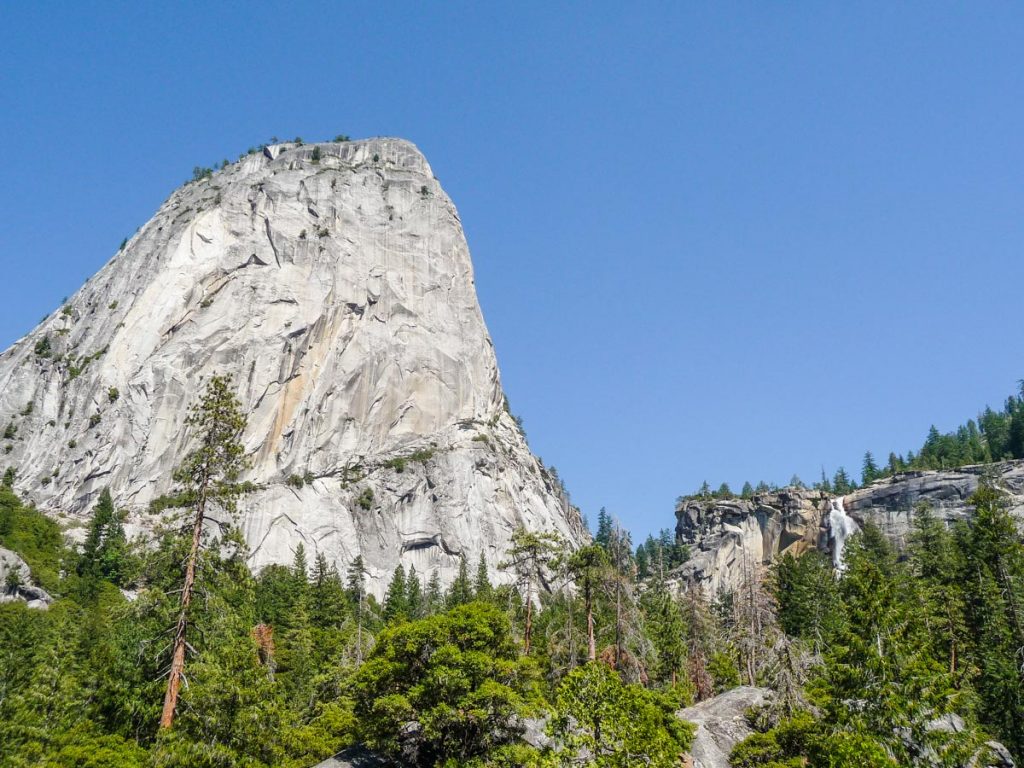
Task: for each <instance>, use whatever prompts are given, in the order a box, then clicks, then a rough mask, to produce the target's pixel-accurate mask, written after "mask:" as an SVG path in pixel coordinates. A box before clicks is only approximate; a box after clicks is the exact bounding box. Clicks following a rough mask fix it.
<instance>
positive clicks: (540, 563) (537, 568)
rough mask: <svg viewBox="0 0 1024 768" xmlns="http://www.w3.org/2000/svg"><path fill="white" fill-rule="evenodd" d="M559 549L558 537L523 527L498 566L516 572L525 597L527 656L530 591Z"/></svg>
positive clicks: (545, 573)
mask: <svg viewBox="0 0 1024 768" xmlns="http://www.w3.org/2000/svg"><path fill="white" fill-rule="evenodd" d="M609 532H610V531H609ZM560 546H561V539H560V538H559V537H558V535H557V534H553V533H533V532H531V531H527V530H526V529H525V528H517V529H516V530H515V531H514V532H513V533H512V548H511V549H510V550H509V559H508V560H507V561H506V562H503V563H502V564H501V565H500V566H499V567H500V568H502V569H511V570H512V571H514V572H515V574H516V579H517V581H518V583H519V585H520V587H521V589H522V590H523V592H524V594H525V608H526V624H525V628H524V631H523V653H525V654H526V655H529V653H530V641H531V639H532V633H533V595H534V591H533V590H534V587H535V585H537V584H546V583H547V576H548V572H549V569H550V566H551V563H552V561H553V560H554V559H555V555H556V553H557V552H558V550H559V548H560ZM463 565H465V561H463Z"/></svg>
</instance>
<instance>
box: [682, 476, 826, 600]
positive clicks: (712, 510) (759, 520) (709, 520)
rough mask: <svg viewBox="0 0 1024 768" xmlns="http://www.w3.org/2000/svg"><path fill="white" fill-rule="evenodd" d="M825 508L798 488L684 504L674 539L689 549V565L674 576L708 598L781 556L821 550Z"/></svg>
mask: <svg viewBox="0 0 1024 768" xmlns="http://www.w3.org/2000/svg"><path fill="white" fill-rule="evenodd" d="M828 506H829V505H828V497H827V496H825V495H823V494H821V493H819V492H818V491H811V490H806V489H802V488H784V489H783V490H781V491H777V492H773V493H764V494H757V495H755V496H754V497H753V499H728V500H717V499H709V500H701V499H686V500H683V501H682V503H681V504H680V505H679V507H678V508H677V509H676V538H677V540H679V541H680V542H682V543H684V544H686V545H687V546H688V547H689V548H690V560H689V561H688V562H687V563H685V564H684V565H683V566H682V567H681V568H680V569H679V570H678V571H677V572H676V574H675V577H676V578H677V579H680V580H683V581H688V580H691V579H692V580H694V581H695V582H696V583H698V584H700V585H702V586H704V587H705V588H706V589H708V590H709V591H710V592H713V593H717V592H720V591H726V590H729V589H733V588H735V587H737V586H738V585H739V584H741V583H742V582H743V579H744V574H747V573H757V572H758V571H759V569H760V568H761V566H764V565H767V564H769V563H771V562H772V560H774V559H775V558H776V557H779V556H780V555H783V554H785V553H787V552H790V553H793V554H801V553H803V552H805V551H806V550H807V549H810V548H813V547H817V546H824V545H825V544H826V543H827V542H825V541H823V540H822V536H823V529H822V519H823V516H824V515H825V514H826V513H827V511H828Z"/></svg>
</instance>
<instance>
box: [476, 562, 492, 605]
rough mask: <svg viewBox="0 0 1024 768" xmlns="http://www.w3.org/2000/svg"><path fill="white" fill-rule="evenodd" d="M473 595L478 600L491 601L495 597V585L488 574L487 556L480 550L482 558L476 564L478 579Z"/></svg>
mask: <svg viewBox="0 0 1024 768" xmlns="http://www.w3.org/2000/svg"><path fill="white" fill-rule="evenodd" d="M473 596H474V598H475V599H477V600H482V601H483V602H485V603H486V602H489V601H490V600H491V599H492V598H493V597H494V587H492V586H491V581H490V579H489V578H488V576H487V556H486V555H485V554H484V553H483V551H481V552H480V560H479V561H478V562H477V565H476V580H475V581H474V582H473Z"/></svg>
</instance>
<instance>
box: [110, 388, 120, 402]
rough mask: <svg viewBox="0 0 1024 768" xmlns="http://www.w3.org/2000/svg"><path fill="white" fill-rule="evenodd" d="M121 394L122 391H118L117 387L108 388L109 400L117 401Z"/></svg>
mask: <svg viewBox="0 0 1024 768" xmlns="http://www.w3.org/2000/svg"><path fill="white" fill-rule="evenodd" d="M120 396H121V393H120V392H119V391H118V389H117V387H111V388H110V389H108V390H107V400H109V401H110V402H112V403H113V402H116V401H117V398H119V397H120Z"/></svg>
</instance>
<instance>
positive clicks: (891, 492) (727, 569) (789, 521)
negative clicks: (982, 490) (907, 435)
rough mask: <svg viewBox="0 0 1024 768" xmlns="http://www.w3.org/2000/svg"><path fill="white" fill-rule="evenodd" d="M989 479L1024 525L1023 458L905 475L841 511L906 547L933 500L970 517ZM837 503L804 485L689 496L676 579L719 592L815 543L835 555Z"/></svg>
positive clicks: (850, 497) (954, 515) (946, 512)
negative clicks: (736, 495)
mask: <svg viewBox="0 0 1024 768" xmlns="http://www.w3.org/2000/svg"><path fill="white" fill-rule="evenodd" d="M985 476H987V477H988V478H989V479H990V480H991V481H992V482H993V483H994V484H995V485H996V487H997V488H999V489H1000V490H1002V491H1003V493H1004V494H1005V498H1006V501H1007V504H1008V506H1009V509H1010V512H1011V513H1012V514H1014V515H1015V516H1016V517H1017V519H1018V520H1019V521H1021V525H1022V527H1024V461H1007V462H1001V463H999V464H988V465H978V466H969V467H961V468H959V469H954V470H935V471H919V472H904V473H901V474H899V475H896V476H895V477H890V478H885V479H882V480H876V481H875V482H873V483H871V484H870V485H867V486H865V487H864V488H860V489H858V490H856V491H854V492H853V493H850V494H847V495H846V496H843V497H842V502H843V504H842V508H843V509H844V511H845V514H846V515H848V516H849V518H851V519H852V520H853V522H854V523H856V525H858V526H862V525H864V524H865V523H868V522H870V523H872V524H874V525H876V526H877V527H878V528H879V529H880V530H881V531H882V533H884V534H885V535H886V536H887V537H888V538H889V540H890V541H892V543H893V544H894V545H895V546H896V547H897V549H902V548H904V547H905V546H906V545H907V535H908V534H909V533H910V530H911V528H912V522H913V513H914V510H915V508H917V506H918V505H920V504H927V505H928V506H929V507H930V508H931V510H932V512H933V514H935V516H936V517H938V518H939V519H941V520H944V521H946V523H947V524H952V523H954V522H956V521H958V520H965V519H968V518H969V517H970V515H971V512H972V509H971V506H970V504H969V503H968V499H969V498H970V497H971V495H972V494H973V493H974V491H975V490H977V488H978V483H979V482H980V480H981V479H982V478H983V477H985ZM833 500H834V497H832V496H830V495H829V494H825V493H822V492H820V491H813V490H808V489H803V488H784V489H782V490H781V491H775V492H771V493H765V494H757V495H755V496H754V497H753V498H752V499H727V500H716V499H709V500H701V499H684V500H682V502H681V503H680V504H679V506H678V507H677V508H676V521H677V522H676V539H677V540H678V541H679V542H681V543H683V544H686V545H687V546H688V547H689V548H690V555H691V557H690V560H689V561H688V562H687V563H685V564H683V565H682V566H681V567H680V568H679V569H678V571H677V573H676V578H678V579H682V580H693V581H694V582H695V583H697V584H700V585H701V586H703V587H704V588H705V589H707V590H708V591H710V592H712V593H717V592H720V591H723V590H726V591H727V590H730V589H735V588H736V587H738V586H739V585H740V584H741V583H742V582H743V579H744V577H745V574H747V573H750V572H751V569H755V570H756V569H758V568H761V567H763V566H767V565H769V564H770V563H771V562H772V561H773V560H775V559H776V558H778V557H780V556H782V555H784V554H786V553H792V554H796V555H798V554H801V553H803V552H805V551H806V550H808V549H811V548H817V549H820V550H821V551H824V552H828V553H830V554H831V553H832V552H833V549H834V547H835V542H836V533H838V532H833V531H832V530H831V528H832V524H833V520H834V519H836V518H835V517H834V516H833V515H832V514H830V509H834V505H833V503H832V502H833Z"/></svg>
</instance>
